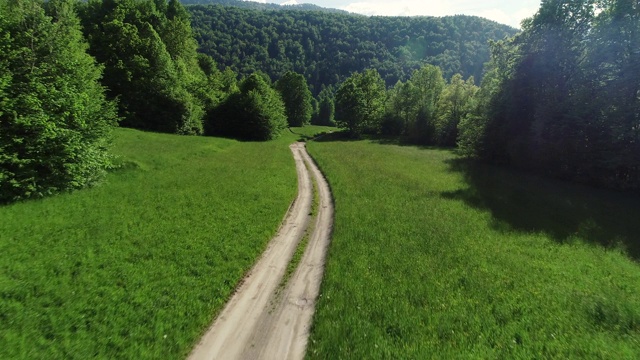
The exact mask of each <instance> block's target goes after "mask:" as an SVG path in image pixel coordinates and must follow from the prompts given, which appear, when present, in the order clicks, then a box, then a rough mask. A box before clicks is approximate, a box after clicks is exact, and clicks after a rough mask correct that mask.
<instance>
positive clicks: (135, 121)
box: [0, 0, 640, 202]
mask: <svg viewBox="0 0 640 360" xmlns="http://www.w3.org/2000/svg"><path fill="white" fill-rule="evenodd" d="M0 8H1V9H2V12H1V13H0V24H1V25H2V26H1V27H0V48H1V49H2V52H1V55H0V70H1V71H0V103H1V104H2V107H1V108H0V118H1V120H2V122H1V123H0V127H1V129H2V132H1V133H0V149H1V151H2V152H1V155H2V156H1V157H0V164H1V165H2V166H1V167H0V171H1V172H0V190H1V192H0V194H1V196H0V200H1V201H2V202H11V201H15V200H20V199H24V198H30V197H42V196H45V195H47V194H52V193H55V192H58V191H63V190H67V189H75V188H81V187H84V186H87V185H91V184H94V183H97V182H99V181H100V178H101V176H102V174H104V172H105V171H107V170H109V169H110V168H111V167H112V165H111V160H110V156H109V152H108V147H109V133H110V128H112V127H113V126H114V125H115V124H117V123H118V124H119V125H120V126H125V127H132V128H137V129H142V130H150V131H159V132H168V133H178V134H188V135H203V134H204V135H213V136H226V137H236V138H242V139H249V140H269V139H273V138H275V137H277V136H278V134H279V133H280V132H282V131H283V130H284V129H285V128H286V127H287V126H300V125H304V124H308V123H311V122H312V123H315V124H324V125H330V124H334V123H335V124H337V125H338V126H340V127H342V128H344V129H346V130H347V131H348V133H349V134H350V135H351V136H360V135H361V134H371V135H384V136H396V137H400V138H401V139H403V140H406V141H409V142H411V143H420V144H426V145H439V146H450V147H456V146H457V147H458V148H459V152H460V153H461V154H463V155H465V156H468V157H471V158H475V159H479V160H482V161H488V162H493V163H497V164H501V165H506V166H511V167H516V168H520V169H524V170H528V171H534V172H538V173H542V174H545V175H549V176H552V177H560V178H564V179H569V180H573V181H578V182H582V183H588V184H592V185H597V186H603V187H609V188H615V189H620V190H633V191H635V190H638V189H640V68H639V67H640V9H639V6H638V3H637V2H636V1H631V0H611V1H605V2H602V1H594V0H580V1H577V0H571V1H569V0H548V1H543V2H542V5H541V8H540V10H539V11H538V12H537V13H536V14H535V16H533V17H532V18H530V19H527V20H525V21H524V22H523V24H522V25H523V29H522V31H521V32H518V33H515V30H514V29H512V28H509V27H506V26H503V25H499V24H497V23H494V22H490V21H487V20H484V19H480V18H476V17H469V16H454V17H445V18H430V17H416V18H402V17H395V18H391V17H371V18H369V17H364V16H359V15H349V14H342V13H331V12H326V11H325V12H323V11H307V10H296V11H290V10H287V9H286V8H285V9H284V10H280V11H275V10H268V9H251V8H240V7H237V6H226V7H225V6H222V5H189V6H184V5H182V4H181V3H180V2H179V1H177V0H170V1H168V2H166V1H163V0H104V1H100V0H90V1H88V2H77V1H75V0H53V1H47V2H42V1H37V0H30V1H15V0H1V1H0ZM507 35H513V36H511V37H508V38H505V36H507ZM487 60H488V62H486V61H487ZM485 62H486V64H485Z"/></svg>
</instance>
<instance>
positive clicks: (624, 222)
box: [442, 159, 640, 261]
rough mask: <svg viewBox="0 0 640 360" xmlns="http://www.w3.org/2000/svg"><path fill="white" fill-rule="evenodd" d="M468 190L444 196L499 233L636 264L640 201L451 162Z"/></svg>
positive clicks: (484, 166) (639, 247)
mask: <svg viewBox="0 0 640 360" xmlns="http://www.w3.org/2000/svg"><path fill="white" fill-rule="evenodd" d="M449 166H450V170H451V171H453V172H458V173H461V174H462V175H463V176H464V179H465V181H466V183H467V184H468V188H466V189H462V190H457V191H453V192H445V193H443V194H442V196H443V197H444V198H447V199H456V200H462V201H464V202H465V203H467V204H469V205H470V206H472V207H475V208H479V209H486V210H488V211H490V212H491V214H492V216H493V218H494V224H493V225H494V227H495V228H496V229H497V230H503V231H507V230H516V231H521V232H543V233H546V234H548V235H549V236H550V237H552V238H553V239H554V240H556V241H557V242H559V243H565V242H570V241H573V240H574V239H576V237H579V238H582V239H584V240H586V241H588V242H589V243H592V244H597V245H600V246H603V247H605V248H607V249H613V248H622V249H624V250H625V251H626V252H627V254H628V255H629V256H630V257H631V258H633V259H634V260H635V261H640V197H639V196H637V195H631V194H624V193H619V192H614V191H609V190H603V189H596V188H592V187H588V186H582V185H577V184H573V183H569V182H563V181H559V180H553V179H548V178H543V177H540V176H536V175H532V174H527V173H521V172H517V171H513V170H509V169H504V168H500V167H496V166H491V165H487V164H482V163H478V162H474V161H470V160H465V159H454V160H451V161H450V162H449Z"/></svg>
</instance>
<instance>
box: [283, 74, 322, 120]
mask: <svg viewBox="0 0 640 360" xmlns="http://www.w3.org/2000/svg"><path fill="white" fill-rule="evenodd" d="M275 87H276V89H277V90H278V92H280V95H281V96H282V100H283V101H284V106H285V110H286V114H287V121H288V122H289V126H302V125H308V124H309V123H310V122H311V115H312V112H313V108H312V105H311V100H312V99H313V96H312V95H311V91H309V85H307V80H306V79H305V78H304V76H302V75H300V74H296V73H294V72H292V71H290V72H287V73H286V74H284V76H282V78H280V80H278V82H276V86H275Z"/></svg>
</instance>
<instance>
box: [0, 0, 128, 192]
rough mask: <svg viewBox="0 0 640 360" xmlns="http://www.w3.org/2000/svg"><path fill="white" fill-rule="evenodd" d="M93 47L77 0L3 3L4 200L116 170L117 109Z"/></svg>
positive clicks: (0, 133)
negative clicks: (112, 152)
mask: <svg viewBox="0 0 640 360" xmlns="http://www.w3.org/2000/svg"><path fill="white" fill-rule="evenodd" d="M45 8H46V12H45ZM86 50H87V44H86V42H85V40H84V39H83V37H82V33H81V31H80V26H79V22H78V19H77V17H76V15H75V12H74V10H73V3H72V2H70V1H67V0H51V1H49V2H47V3H46V4H45V3H43V2H40V1H33V0H28V1H10V0H0V202H9V201H15V200H19V199H24V198H31V197H41V196H44V195H48V194H51V193H54V192H57V191H62V190H67V189H75V188H80V187H83V186H86V185H90V184H93V183H95V182H97V181H99V180H100V179H101V178H102V176H103V175H104V172H105V169H106V168H107V167H108V166H109V165H110V157H109V155H108V153H107V148H108V145H109V139H110V137H109V134H110V129H111V127H112V126H113V125H115V124H116V115H115V107H114V104H113V103H111V102H108V101H107V100H106V99H105V95H104V89H103V88H102V87H101V86H100V84H99V82H98V80H99V79H100V77H101V75H102V74H101V69H100V67H99V66H97V65H96V63H95V61H94V59H93V58H92V57H91V56H89V55H88V54H87V52H86Z"/></svg>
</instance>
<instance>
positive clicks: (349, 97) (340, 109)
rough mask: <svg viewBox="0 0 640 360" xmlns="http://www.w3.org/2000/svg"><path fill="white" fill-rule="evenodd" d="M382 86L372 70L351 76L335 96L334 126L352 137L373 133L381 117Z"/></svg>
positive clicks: (381, 82)
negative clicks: (344, 129) (344, 130)
mask: <svg viewBox="0 0 640 360" xmlns="http://www.w3.org/2000/svg"><path fill="white" fill-rule="evenodd" d="M384 101H385V86H384V81H383V80H382V78H381V77H380V74H378V72H377V71H376V70H375V69H369V70H365V71H364V72H363V73H362V74H360V73H357V72H356V73H354V74H352V75H351V76H350V77H349V78H347V80H345V81H344V82H343V83H342V85H340V88H339V89H338V92H337V93H336V124H337V125H338V126H339V127H342V128H346V129H347V130H348V131H349V133H350V134H351V135H352V136H359V135H360V134H362V133H363V132H367V133H373V132H376V131H377V130H378V128H379V124H380V120H381V118H382V115H383V113H384Z"/></svg>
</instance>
